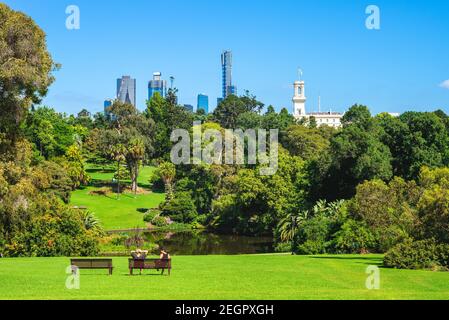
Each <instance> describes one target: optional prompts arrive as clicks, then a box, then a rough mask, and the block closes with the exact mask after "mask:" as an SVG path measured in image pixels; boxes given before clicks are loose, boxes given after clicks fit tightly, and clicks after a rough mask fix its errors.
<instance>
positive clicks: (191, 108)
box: [183, 104, 193, 112]
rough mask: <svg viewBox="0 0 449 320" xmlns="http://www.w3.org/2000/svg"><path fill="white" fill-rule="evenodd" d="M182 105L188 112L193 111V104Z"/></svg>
mask: <svg viewBox="0 0 449 320" xmlns="http://www.w3.org/2000/svg"><path fill="white" fill-rule="evenodd" d="M183 107H184V108H185V109H186V110H187V111H189V112H193V106H192V105H191V104H185V105H183Z"/></svg>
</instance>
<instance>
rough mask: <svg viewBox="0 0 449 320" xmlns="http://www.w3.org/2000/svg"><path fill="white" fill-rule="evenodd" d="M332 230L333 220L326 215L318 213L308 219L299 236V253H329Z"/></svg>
mask: <svg viewBox="0 0 449 320" xmlns="http://www.w3.org/2000/svg"><path fill="white" fill-rule="evenodd" d="M330 230H331V220H330V219H329V218H327V217H325V216H324V215H317V216H315V217H313V218H312V219H310V220H307V221H306V222H305V223H304V224H303V226H302V228H301V229H300V232H299V235H298V237H297V239H298V241H297V247H298V253H299V254H305V255H312V254H323V253H327V251H328V247H329V245H330V242H329V238H330Z"/></svg>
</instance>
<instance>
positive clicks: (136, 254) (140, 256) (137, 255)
mask: <svg viewBox="0 0 449 320" xmlns="http://www.w3.org/2000/svg"><path fill="white" fill-rule="evenodd" d="M147 255H148V251H146V250H141V249H137V250H136V251H131V257H133V259H134V260H145V258H146V257H147Z"/></svg>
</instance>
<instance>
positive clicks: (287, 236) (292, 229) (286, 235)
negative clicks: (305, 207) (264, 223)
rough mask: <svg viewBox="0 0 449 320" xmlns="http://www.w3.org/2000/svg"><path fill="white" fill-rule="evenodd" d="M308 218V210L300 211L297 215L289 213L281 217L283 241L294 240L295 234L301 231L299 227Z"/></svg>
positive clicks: (280, 229) (280, 224)
mask: <svg viewBox="0 0 449 320" xmlns="http://www.w3.org/2000/svg"><path fill="white" fill-rule="evenodd" d="M308 218H309V212H308V211H300V212H299V214H297V215H291V214H289V215H287V216H285V217H284V218H283V219H281V220H280V221H279V224H278V228H279V231H280V237H281V241H283V242H288V241H293V240H294V239H295V235H296V234H297V233H298V231H299V228H300V227H301V226H302V224H303V223H304V222H305V221H306V220H307V219H308Z"/></svg>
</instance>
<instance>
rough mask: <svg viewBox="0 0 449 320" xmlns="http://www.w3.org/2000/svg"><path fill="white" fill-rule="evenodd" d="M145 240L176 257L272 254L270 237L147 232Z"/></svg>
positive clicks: (189, 232)
mask: <svg viewBox="0 0 449 320" xmlns="http://www.w3.org/2000/svg"><path fill="white" fill-rule="evenodd" d="M144 235H145V238H146V239H148V240H149V241H151V242H153V243H157V244H158V245H159V246H162V247H164V248H166V249H167V250H168V251H169V252H170V253H171V254H176V255H233V254H255V253H272V252H274V248H273V239H272V238H271V237H245V236H235V235H218V234H212V233H207V232H191V231H187V232H176V233H172V232H169V233H160V232H147V233H145V234H144Z"/></svg>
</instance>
